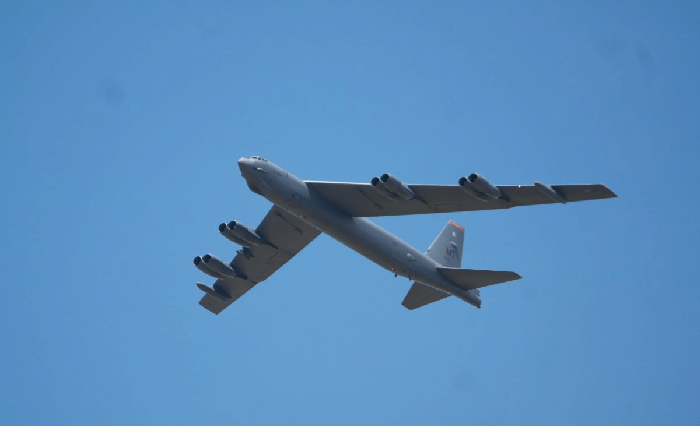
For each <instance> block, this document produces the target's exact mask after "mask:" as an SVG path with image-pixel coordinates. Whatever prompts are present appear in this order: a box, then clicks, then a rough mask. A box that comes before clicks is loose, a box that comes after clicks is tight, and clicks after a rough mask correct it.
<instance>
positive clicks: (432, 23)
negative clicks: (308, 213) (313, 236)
mask: <svg viewBox="0 0 700 426" xmlns="http://www.w3.org/2000/svg"><path fill="white" fill-rule="evenodd" d="M256 3H257V4H256ZM291 3H292V2H229V1H226V2H206V1H205V2H203V1H192V2H150V1H147V2H130V1H117V2H83V3H81V2H37V1H22V2H19V1H6V2H3V3H2V5H0V141H2V151H1V153H0V179H1V182H2V189H1V190H0V191H1V194H2V210H1V211H0V219H2V224H3V226H2V227H0V241H2V244H1V245H0V249H1V250H2V252H1V253H0V254H1V255H0V264H1V266H2V280H1V287H0V338H1V339H2V342H3V344H2V350H0V419H1V420H0V422H2V423H3V424H7V425H46V424H70V425H81V424H85V425H88V424H89V425H94V424H103V425H140V424H144V425H146V424H148V425H152V424H167V425H192V424H241V425H266V424H304V425H308V424H324V425H325V424H337V425H357V424H391V425H393V424H396V425H399V424H401V425H423V424H440V425H464V424H478V425H503V424H521V425H542V424H580V425H635V426H636V425H659V424H673V425H696V424H697V421H698V410H697V400H698V396H699V395H700V362H698V360H699V359H700V332H699V326H700V308H699V306H700V285H699V282H698V281H699V280H698V278H697V274H698V272H697V270H696V269H695V267H696V266H697V263H698V261H697V258H698V254H699V250H698V240H699V238H698V237H699V234H700V233H699V232H698V231H699V230H700V227H699V225H698V219H697V194H696V192H697V183H698V181H699V178H700V173H699V172H698V167H697V162H698V159H699V158H700V148H699V143H700V140H699V139H700V138H699V137H698V134H699V131H700V125H699V123H700V113H699V111H700V80H699V79H698V76H699V75H700V49H699V44H700V29H699V28H700V27H698V22H699V20H700V14H699V13H698V11H699V9H698V7H699V6H698V3H697V2H682V1H678V2H665V3H663V2H640V1H620V2H608V1H599V2H561V3H560V2H553V1H533V2H520V1H513V2H506V1H503V2H492V3H488V4H484V2H474V3H473V4H470V3H469V2H462V1H459V2H413V1H400V2H399V1H396V2H376V1H369V2H360V1H350V2H328V1H302V2H294V3H295V4H294V5H291ZM584 3H585V4H584ZM613 3H614V4H613ZM251 155H260V156H263V157H266V158H268V159H270V160H271V161H273V162H275V163H277V164H279V165H281V166H282V167H284V168H286V169H287V170H289V171H290V172H291V173H293V174H295V175H297V176H299V177H300V178H302V179H307V180H334V181H353V182H369V180H370V179H371V178H372V177H373V176H376V175H379V174H382V173H386V172H389V173H392V174H394V175H396V176H398V177H399V178H401V179H402V180H404V181H406V182H409V183H426V184H455V183H456V182H457V180H458V179H459V178H460V177H461V176H465V175H468V174H469V173H472V172H475V171H476V172H479V173H481V174H483V175H485V176H486V177H487V178H489V180H491V182H493V183H495V184H503V185H505V184H531V183H532V182H534V181H536V180H537V181H542V182H546V183H550V184H564V183H605V184H606V185H608V186H609V187H610V188H611V189H613V190H614V191H615V192H616V193H617V194H618V196H619V198H617V199H614V200H604V201H593V202H588V203H575V204H568V205H565V206H562V205H550V206H537V207H524V208H519V209H513V210H509V211H499V212H475V213H457V214H447V215H444V214H443V215H432V216H411V217H402V218H381V219H377V220H376V222H377V223H379V224H380V225H381V226H384V227H386V228H387V229H389V230H390V231H391V232H392V233H394V234H396V235H398V236H399V237H401V238H402V239H404V240H406V241H407V242H409V243H411V244H413V245H414V246H416V247H418V248H421V249H427V247H428V245H429V244H430V243H431V242H432V240H433V239H434V237H435V236H436V235H437V234H438V233H439V232H440V230H441V229H442V228H443V226H444V225H445V224H446V223H447V221H448V220H450V219H453V220H455V221H457V222H458V223H460V224H461V225H463V226H464V227H465V229H466V239H465V256H464V259H463V266H464V267H471V268H476V269H497V270H512V271H516V272H518V273H519V274H520V275H522V276H523V279H522V280H519V281H517V282H514V283H507V284H503V285H499V286H493V287H489V288H486V289H484V290H483V291H482V299H483V307H482V309H481V310H477V309H475V308H473V307H472V306H470V305H468V304H466V303H464V302H461V301H459V300H457V299H455V298H449V299H446V300H443V301H441V302H438V303H435V304H432V305H429V306H427V307H424V308H421V309H419V310H416V311H408V310H406V309H404V308H403V307H402V306H401V305H400V302H401V300H402V299H403V297H404V295H405V293H406V292H407V291H408V289H409V286H410V283H409V282H408V281H407V280H405V279H401V278H399V279H395V278H394V277H393V275H391V274H390V273H389V272H387V271H385V270H383V269H381V268H379V267H378V266H376V265H375V264H373V263H371V262H370V261H368V260H366V259H364V258H362V257H361V256H359V255H358V254H357V253H355V252H353V251H351V250H350V249H348V248H346V247H344V246H343V245H341V244H340V243H338V242H336V241H334V240H332V239H331V238H329V237H327V236H321V237H319V238H318V239H317V240H316V241H314V242H313V243H312V244H311V245H310V246H309V247H308V248H307V249H305V250H304V251H303V252H302V253H300V254H299V255H298V256H297V257H295V258H294V259H293V260H292V261H290V262H289V263H288V264H287V265H286V266H285V267H284V268H283V269H281V270H280V271H279V272H278V273H276V274H275V275H273V276H272V277H271V278H270V279H268V280H267V281H265V282H263V283H261V284H259V285H258V286H257V287H256V288H255V289H253V290H252V291H250V292H249V293H248V294H246V295H245V296H244V297H243V298H241V299H240V300H239V301H237V302H236V303H235V304H234V305H232V306H231V307H229V308H228V309H227V310H226V311H224V312H223V313H222V314H221V315H219V316H215V315H212V314H211V313H209V312H208V311H206V310H204V309H203V308H201V307H200V306H199V305H198V304H197V301H198V300H199V299H200V297H201V296H202V294H203V293H201V292H200V291H199V290H198V289H197V288H196V287H195V282H196V281H203V282H206V283H209V284H211V283H212V282H213V279H211V278H209V277H207V276H205V275H203V274H202V273H200V272H199V271H198V270H197V269H195V268H194V266H193V265H192V258H193V257H194V256H195V255H201V254H204V253H207V252H211V253H214V254H216V255H218V256H220V257H222V258H231V257H233V255H234V253H235V249H236V248H237V247H236V246H234V245H233V244H232V243H230V242H229V241H227V240H226V239H224V238H223V237H221V235H219V232H218V230H217V226H218V224H219V223H221V222H223V221H229V220H232V219H235V220H239V221H241V222H243V223H245V224H247V225H248V226H251V227H255V226H257V224H258V223H259V222H260V220H261V219H262V218H263V216H264V215H265V214H266V212H267V210H268V209H269V207H270V204H269V203H268V202H267V201H266V200H265V199H263V198H261V197H259V196H257V195H255V194H253V193H251V192H250V191H249V190H248V188H247V187H246V185H245V182H244V181H243V179H242V178H241V177H240V175H239V171H238V168H237V166H236V160H237V159H238V158H239V157H241V156H251Z"/></svg>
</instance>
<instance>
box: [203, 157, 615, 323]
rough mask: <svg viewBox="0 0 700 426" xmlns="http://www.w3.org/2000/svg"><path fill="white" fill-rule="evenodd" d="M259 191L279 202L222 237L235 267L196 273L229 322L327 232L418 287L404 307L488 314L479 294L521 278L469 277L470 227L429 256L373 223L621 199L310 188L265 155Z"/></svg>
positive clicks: (577, 190)
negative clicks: (461, 307)
mask: <svg viewBox="0 0 700 426" xmlns="http://www.w3.org/2000/svg"><path fill="white" fill-rule="evenodd" d="M238 167H239V168H240V170H241V175H242V176H243V178H244V179H245V180H246V182H247V184H248V187H249V188H250V190H251V191H253V192H254V193H256V194H259V195H261V196H263V197H265V198H266V199H268V200H269V201H270V202H272V203H273V206H272V208H271V209H270V211H269V212H268V213H267V215H266V216H265V218H264V219H263V220H262V222H261V223H260V225H258V227H257V228H256V229H255V230H253V229H251V228H248V227H246V226H245V225H243V224H241V223H240V222H237V221H235V220H234V221H231V222H228V223H222V224H221V225H219V232H220V233H221V234H222V235H223V236H224V237H226V238H228V239H229V240H231V241H232V242H234V243H236V244H238V245H240V246H241V249H239V250H237V254H236V256H235V257H234V259H233V261H231V262H230V263H226V262H224V261H223V260H221V259H219V258H217V257H215V256H213V255H211V254H206V255H204V256H201V257H200V256H197V257H195V258H194V264H195V266H196V267H197V268H198V269H199V270H200V271H202V272H204V273H206V274H208V275H210V276H212V277H214V278H216V279H217V280H216V282H215V283H214V285H213V286H208V285H205V284H203V283H197V287H198V288H199V289H200V290H202V291H203V292H204V293H205V295H204V297H202V300H200V301H199V304H200V305H202V306H203V307H204V308H206V309H207V310H209V311H211V312H213V313H214V314H217V315H218V314H219V313H220V312H221V311H223V310H224V309H226V307H228V306H229V305H230V304H231V303H233V302H234V301H235V300H237V299H238V298H239V297H241V296H242V295H243V294H245V293H246V292H247V291H248V290H250V289H251V288H253V287H254V286H255V285H256V284H258V283H260V282H261V281H264V280H265V279H267V278H268V277H269V276H270V275H272V274H273V273H274V272H275V271H277V270H278V269H279V268H280V267H282V265H284V264H285V263H287V261H289V260H290V259H291V258H292V257H294V255H296V254H297V253H299V252H300V251H301V250H302V249H303V248H304V247H306V245H308V244H309V243H310V242H311V241H313V239H314V238H316V237H317V236H318V235H319V234H320V233H321V232H325V233H326V234H328V235H330V236H331V237H332V238H334V239H336V240H338V241H340V242H341V243H343V244H345V245H346V246H348V247H350V248H351V249H353V250H355V251H356V252H358V253H360V254H361V255H363V256H364V257H366V258H367V259H369V260H371V261H372V262H374V263H376V264H377V265H379V266H381V267H382V268H384V269H386V270H388V271H391V272H392V273H393V274H394V276H398V275H400V276H402V277H407V278H408V279H409V280H412V281H414V283H413V285H412V287H411V289H410V290H409V291H408V294H407V295H406V297H405V299H404V300H403V302H402V305H403V306H405V307H406V308H408V309H416V308H420V307H421V306H425V305H427V304H429V303H432V302H436V301H438V300H441V299H444V298H446V297H449V296H455V297H457V298H459V299H461V300H464V301H465V302H467V303H470V304H472V305H474V306H476V307H477V308H481V297H480V293H479V289H480V288H481V287H486V286H489V285H493V284H500V283H504V282H507V281H512V280H517V279H520V278H521V277H520V275H518V274H516V273H515V272H509V271H489V270H476V269H461V268H460V266H461V263H462V246H463V244H464V228H462V227H461V226H460V225H458V224H457V223H455V222H453V221H449V222H448V224H447V225H446V226H445V228H444V229H443V230H442V232H441V233H440V234H439V235H438V236H437V238H436V239H435V241H434V242H433V243H432V244H431V246H430V248H429V249H428V251H427V252H426V253H425V254H424V253H422V252H420V251H419V250H417V249H415V248H414V247H412V246H410V245H409V244H407V243H406V242H404V241H402V240H401V239H399V238H398V237H396V236H394V235H392V234H390V233H389V232H387V231H386V230H384V229H382V228H380V227H379V226H377V225H375V224H374V223H372V222H371V221H370V220H369V219H367V218H368V217H377V216H401V215H411V214H428V213H450V212H460V211H473V210H496V209H509V208H511V207H517V206H530V205H535V204H550V203H562V204H566V203H568V202H573V201H587V200H596V199H603V198H613V197H616V195H615V193H613V192H612V191H611V190H610V189H608V188H607V187H606V186H605V185H601V184H597V185H552V186H550V185H545V184H543V183H540V182H535V184H534V185H524V186H521V185H517V186H502V185H498V186H496V185H492V184H491V183H490V182H489V181H488V180H486V178H484V177H483V176H481V175H479V174H477V173H472V174H471V175H469V176H467V177H462V178H460V179H459V181H458V185H409V184H406V183H404V182H402V181H401V180H399V179H398V178H396V177H395V176H392V175H390V174H388V173H386V174H383V175H381V176H380V177H374V178H373V179H372V180H371V181H370V183H349V182H318V181H303V180H301V179H299V178H297V177H296V176H294V175H292V174H291V173H289V172H287V171H286V170H284V169H282V168H281V167H279V166H277V165H275V164H273V163H271V162H269V161H267V160H265V159H264V158H262V157H250V158H241V159H240V160H238Z"/></svg>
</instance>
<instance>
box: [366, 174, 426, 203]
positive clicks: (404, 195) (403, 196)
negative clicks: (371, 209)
mask: <svg viewBox="0 0 700 426" xmlns="http://www.w3.org/2000/svg"><path fill="white" fill-rule="evenodd" d="M371 183H372V187H373V188H374V189H375V190H377V192H378V193H380V194H381V195H383V196H384V197H386V198H388V199H390V200H392V201H397V202H398V201H408V200H411V199H413V197H414V196H415V195H414V194H413V191H412V190H411V188H409V187H408V185H406V184H405V183H403V182H401V181H400V180H399V179H398V178H397V177H396V176H393V175H390V174H389V173H384V174H383V175H381V176H380V177H375V178H372V181H371Z"/></svg>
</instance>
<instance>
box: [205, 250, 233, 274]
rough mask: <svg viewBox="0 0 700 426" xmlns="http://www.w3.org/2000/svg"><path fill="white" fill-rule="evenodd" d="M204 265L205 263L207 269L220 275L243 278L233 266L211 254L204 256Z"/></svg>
mask: <svg viewBox="0 0 700 426" xmlns="http://www.w3.org/2000/svg"><path fill="white" fill-rule="evenodd" d="M202 263H204V264H205V265H206V266H207V268H209V269H210V270H211V271H214V272H215V273H217V274H219V275H223V276H224V277H227V278H242V275H241V274H239V273H238V271H236V270H235V269H233V267H231V265H229V264H228V263H226V262H224V261H223V260H221V259H219V258H218V257H216V256H212V255H211V254H205V255H204V256H202Z"/></svg>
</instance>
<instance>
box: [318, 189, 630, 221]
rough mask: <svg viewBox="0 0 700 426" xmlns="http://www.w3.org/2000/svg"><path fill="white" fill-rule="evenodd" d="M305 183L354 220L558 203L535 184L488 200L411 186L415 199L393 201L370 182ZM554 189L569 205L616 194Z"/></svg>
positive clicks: (461, 192)
mask: <svg viewBox="0 0 700 426" xmlns="http://www.w3.org/2000/svg"><path fill="white" fill-rule="evenodd" d="M305 183H306V185H307V186H308V187H309V188H310V189H311V190H312V191H314V192H316V193H317V194H319V195H320V196H322V197H323V198H325V199H326V200H328V201H329V202H330V203H331V204H333V205H334V206H335V207H336V208H338V209H340V210H342V211H344V212H345V213H347V214H349V215H351V216H355V217H377V216H403V215H411V214H428V213H450V212H460V211H474V210H497V209H509V208H511V207H517V206H531V205H536V204H551V203H556V202H557V201H555V200H553V199H552V198H550V197H548V196H547V195H545V194H544V193H543V192H542V191H541V190H540V189H538V188H537V187H536V186H535V185H503V186H497V188H498V189H499V190H500V191H501V193H502V194H503V195H504V196H505V197H504V198H503V199H495V198H494V199H489V200H488V201H482V200H480V199H477V198H475V197H473V196H472V195H470V194H468V193H467V192H465V191H464V190H463V189H462V187H461V186H459V185H408V187H409V188H410V189H411V191H413V194H414V197H413V199H410V200H401V201H394V200H391V199H389V198H386V197H385V196H383V195H381V194H380V193H379V192H377V191H376V190H375V188H374V187H372V185H371V184H368V183H349V182H320V181H305ZM551 188H553V189H554V190H555V191H556V192H557V194H559V195H561V196H563V197H564V199H565V200H566V202H574V201H586V200H597V199H603V198H613V197H616V195H615V193H614V192H612V191H611V190H610V189H608V188H607V187H606V186H605V185H601V184H590V185H553V186H552V187H551Z"/></svg>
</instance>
